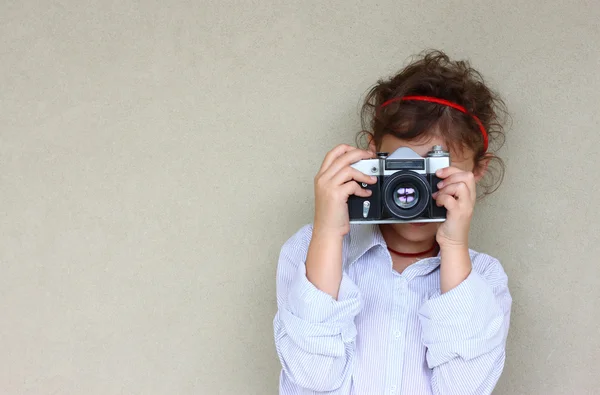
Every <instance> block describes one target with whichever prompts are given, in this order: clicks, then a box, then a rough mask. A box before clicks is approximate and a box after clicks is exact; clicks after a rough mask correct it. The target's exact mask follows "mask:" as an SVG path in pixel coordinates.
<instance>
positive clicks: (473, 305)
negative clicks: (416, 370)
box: [419, 270, 505, 368]
mask: <svg viewBox="0 0 600 395" xmlns="http://www.w3.org/2000/svg"><path fill="white" fill-rule="evenodd" d="M419 318H420V321H421V327H422V331H423V335H422V336H423V337H422V340H423V343H424V344H425V346H426V347H427V362H428V365H429V367H430V368H433V367H435V366H438V365H440V364H442V363H445V362H448V361H449V360H451V359H453V358H456V357H461V358H463V359H466V360H469V359H472V358H475V357H478V356H480V355H482V354H485V353H487V352H489V351H491V350H492V349H494V348H495V347H497V346H498V345H500V344H502V341H503V330H502V329H503V323H504V319H505V318H504V314H503V312H502V309H501V307H500V305H499V303H498V302H497V300H496V297H495V295H494V292H493V290H492V287H491V286H490V285H489V284H488V283H487V282H486V280H485V279H484V278H483V277H482V276H481V275H480V274H479V273H477V272H475V271H474V270H472V271H471V273H470V274H469V276H468V277H467V278H466V279H465V280H464V281H463V282H462V283H460V284H459V285H458V286H457V287H455V288H454V289H452V290H450V291H448V292H446V293H444V294H440V293H439V292H437V293H436V294H434V295H433V296H432V297H431V298H430V299H429V300H428V301H427V302H425V303H424V304H423V306H421V309H420V310H419Z"/></svg>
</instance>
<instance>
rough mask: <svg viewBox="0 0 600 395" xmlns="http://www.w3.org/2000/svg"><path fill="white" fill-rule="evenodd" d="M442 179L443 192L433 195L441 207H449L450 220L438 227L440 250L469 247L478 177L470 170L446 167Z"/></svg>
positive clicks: (438, 172) (448, 216)
mask: <svg viewBox="0 0 600 395" xmlns="http://www.w3.org/2000/svg"><path fill="white" fill-rule="evenodd" d="M436 175H437V176H438V177H439V178H441V179H442V181H441V182H440V184H441V185H440V184H438V188H439V191H438V192H436V193H434V194H433V195H432V196H433V198H434V199H435V200H436V203H437V205H438V206H440V207H441V206H444V207H446V210H447V211H448V212H447V216H446V221H445V222H443V223H442V225H441V226H440V227H439V228H438V231H437V235H436V241H437V242H438V244H439V245H440V248H444V247H462V248H468V247H469V228H470V226H471V218H472V216H473V208H474V207H475V201H476V200H477V192H476V189H475V176H474V175H473V173H472V172H470V171H463V170H461V169H458V168H456V167H446V168H444V169H440V170H438V171H437V172H436Z"/></svg>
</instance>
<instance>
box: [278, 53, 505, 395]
mask: <svg viewBox="0 0 600 395" xmlns="http://www.w3.org/2000/svg"><path fill="white" fill-rule="evenodd" d="M502 112H503V104H502V102H501V101H500V99H498V98H497V96H496V95H495V94H494V93H493V92H492V91H491V90H490V89H489V88H488V87H487V86H486V85H485V84H484V83H483V81H482V79H481V76H480V74H479V73H478V72H477V71H475V70H473V69H472V68H471V67H470V66H469V64H468V63H466V62H462V61H460V62H455V61H451V60H450V59H449V58H448V57H447V56H446V55H445V54H443V53H441V52H430V53H426V54H425V55H424V56H422V57H420V58H418V59H417V60H415V61H413V62H412V63H411V64H410V65H409V66H408V67H406V68H405V69H404V70H402V71H401V72H400V73H399V74H398V75H396V76H394V77H393V78H391V79H389V80H387V81H379V82H378V84H377V85H376V86H375V87H374V88H373V89H372V90H371V92H370V93H369V95H368V96H367V99H366V102H365V105H364V106H363V117H365V118H363V120H365V119H367V120H368V121H369V124H370V127H371V131H370V132H368V139H369V146H368V150H361V149H356V148H352V147H350V146H347V145H340V146H338V147H336V148H334V149H333V150H331V151H330V152H329V153H328V154H327V155H326V156H325V159H324V160H323V164H322V165H321V168H320V170H319V172H318V174H317V175H316V177H315V216H314V222H313V225H312V226H310V225H308V226H305V227H304V228H302V229H301V230H300V231H299V232H298V233H296V234H295V235H294V236H293V237H292V238H290V239H289V240H288V241H287V242H286V243H285V245H284V246H283V248H282V250H281V256H280V259H279V265H278V269H277V303H278V312H277V315H276V317H275V320H274V329H275V343H276V348H277V353H278V355H279V359H280V361H281V364H282V367H283V369H282V372H281V377H280V393H281V394H285V395H292V394H294V395H295V394H344V395H347V394H359V395H363V394H366V395H370V394H411V395H415V394H460V395H465V394H489V393H491V392H492V390H493V388H494V386H495V385H496V383H497V381H498V378H499V377H500V374H501V373H502V369H503V366H504V359H505V344H506V336H507V333H508V327H509V319H510V309H511V303H512V299H511V296H510V293H509V290H508V287H507V277H506V274H505V273H504V270H503V269H502V266H501V265H500V263H499V262H498V260H496V259H495V258H493V257H491V256H489V255H486V254H483V253H478V252H475V251H473V250H470V249H469V238H468V237H469V227H470V223H471V217H472V214H473V208H474V206H475V201H476V198H477V194H476V183H478V182H479V181H480V180H481V179H482V178H483V177H484V175H486V174H489V171H488V168H489V164H490V162H492V161H496V162H499V159H498V158H497V157H496V156H495V155H494V154H492V153H491V152H490V151H489V149H488V145H489V143H490V142H494V141H495V140H496V139H495V136H497V135H500V136H501V135H502V130H501V126H500V124H499V123H498V115H499V114H500V113H502ZM433 145H441V146H443V147H444V148H445V149H446V150H448V151H449V152H450V158H451V167H448V168H445V169H442V170H439V171H438V172H437V173H436V174H437V176H438V177H439V178H441V179H442V181H441V182H440V183H439V185H438V187H439V192H437V193H436V194H434V196H433V198H434V199H435V201H436V203H437V205H438V206H440V207H441V206H443V207H445V208H446V209H447V218H446V221H445V222H443V223H426V224H388V225H364V224H357V225H355V224H352V225H350V224H349V221H348V207H347V199H348V197H349V196H350V195H358V196H363V197H365V196H369V192H368V191H367V190H366V189H364V188H361V186H360V185H359V183H367V184H373V183H375V182H376V180H375V179H373V178H371V177H370V176H368V175H365V174H363V173H361V172H359V171H357V170H355V169H353V168H351V167H350V165H351V164H352V163H354V162H357V161H359V160H361V159H368V158H374V157H375V152H389V153H391V152H394V151H395V150H396V149H397V148H399V147H409V148H411V149H412V150H414V151H415V152H417V153H418V154H420V155H421V156H425V155H426V154H427V152H428V151H430V150H431V147H432V146H433ZM499 163H500V164H501V162H499ZM480 185H481V184H480Z"/></svg>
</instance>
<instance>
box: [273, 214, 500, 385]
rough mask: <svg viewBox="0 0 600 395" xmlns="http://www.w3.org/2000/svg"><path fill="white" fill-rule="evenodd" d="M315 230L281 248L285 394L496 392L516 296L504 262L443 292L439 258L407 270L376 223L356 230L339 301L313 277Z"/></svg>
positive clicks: (476, 266)
mask: <svg viewBox="0 0 600 395" xmlns="http://www.w3.org/2000/svg"><path fill="white" fill-rule="evenodd" d="M311 235H312V227H311V226H310V225H307V226H305V227H303V228H302V229H301V230H300V231H299V232H297V233H296V234H295V235H294V236H293V237H291V238H290V239H289V240H288V241H287V242H286V243H285V245H284V246H283V248H282V249H281V255H280V258H279V264H278V269H277V304H278V312H277V315H276V316H275V319H274V330H275V344H276V348H277V353H278V355H279V359H280V361H281V364H282V367H283V369H282V371H281V376H280V394H282V395H299V394H330V395H333V394H340V395H349V394H352V395H370V394H390V395H396V394H410V395H418V394H460V395H466V394H489V393H491V392H492V390H493V388H494V386H495V385H496V383H497V381H498V378H499V377H500V374H501V373H502V369H503V367H504V358H505V345H506V336H507V334H508V326H509V320H510V309H511V303H512V299H511V296H510V293H509V290H508V286H507V277H506V274H505V272H504V270H503V269H502V266H501V265H500V263H499V262H498V261H497V260H496V259H495V258H492V257H490V256H489V255H485V254H481V253H477V252H474V251H471V261H472V264H473V270H472V272H471V274H470V275H469V277H467V279H465V280H464V281H463V282H462V283H461V284H460V285H458V286H457V287H456V288H454V289H453V290H451V291H449V292H447V293H445V294H443V295H440V279H439V270H438V269H439V265H440V258H439V256H438V257H435V258H428V259H423V260H421V261H419V262H417V263H415V264H413V265H411V266H409V267H408V268H407V269H405V270H404V272H403V273H402V274H398V273H397V272H396V271H394V270H393V269H392V260H391V256H390V254H389V252H388V250H387V248H386V244H385V240H384V239H383V237H382V236H381V233H380V232H379V228H378V227H377V226H369V225H351V230H350V233H349V234H348V235H347V236H346V238H345V240H344V245H343V257H344V262H343V268H344V273H343V278H342V283H341V285H340V291H339V295H338V299H337V300H335V299H334V298H332V297H331V296H329V295H328V294H326V293H324V292H322V291H320V290H318V289H317V288H316V287H314V285H313V284H312V283H310V282H309V281H308V280H307V278H306V268H305V265H304V262H305V259H306V253H307V250H308V245H309V242H310V238H311Z"/></svg>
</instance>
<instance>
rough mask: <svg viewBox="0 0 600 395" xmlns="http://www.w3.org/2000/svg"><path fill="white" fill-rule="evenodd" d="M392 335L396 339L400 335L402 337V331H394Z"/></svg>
mask: <svg viewBox="0 0 600 395" xmlns="http://www.w3.org/2000/svg"><path fill="white" fill-rule="evenodd" d="M394 337H395V338H396V339H399V338H400V337H402V332H400V331H394Z"/></svg>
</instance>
